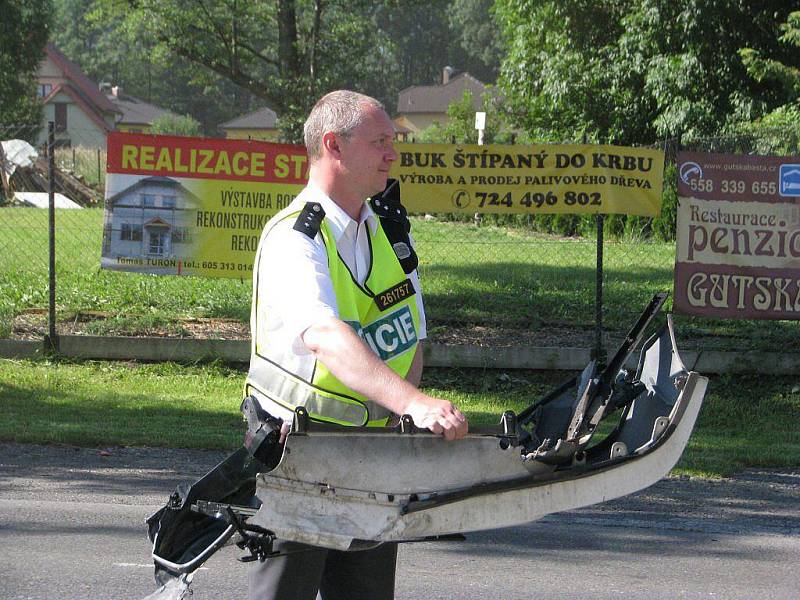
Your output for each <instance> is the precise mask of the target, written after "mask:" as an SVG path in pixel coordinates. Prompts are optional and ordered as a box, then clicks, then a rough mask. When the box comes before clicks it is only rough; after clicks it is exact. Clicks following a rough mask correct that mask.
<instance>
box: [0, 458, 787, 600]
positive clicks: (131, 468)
mask: <svg viewBox="0 0 800 600" xmlns="http://www.w3.org/2000/svg"><path fill="white" fill-rule="evenodd" d="M106 454H107V455H106ZM221 457H222V455H221V454H219V453H214V452H201V451H183V450H170V451H165V450H154V449H130V448H111V449H108V450H107V451H102V450H98V449H77V448H71V447H63V446H28V445H18V444H0V598H2V599H12V598H13V599H20V600H21V599H26V600H39V599H42V600H43V599H48V600H50V599H53V598H59V599H63V600H73V599H74V600H78V599H81V600H83V599H87V600H88V599H92V600H97V599H102V598H109V599H120V600H122V599H131V600H137V599H141V598H143V597H144V596H146V595H148V594H149V593H151V592H152V591H154V590H155V585H154V583H153V580H152V567H151V563H150V559H149V547H148V541H147V538H146V535H145V528H144V526H143V520H144V518H145V517H146V516H148V515H149V514H150V513H152V512H153V511H154V510H155V509H156V508H157V507H159V506H160V505H161V504H162V503H163V502H164V501H165V500H166V497H167V496H168V495H169V493H170V492H171V491H172V489H173V488H174V486H175V484H176V483H177V482H178V481H181V480H191V479H194V478H196V477H197V476H199V475H202V474H203V473H205V472H206V471H207V470H208V469H209V468H210V467H211V466H213V465H214V464H215V463H216V462H217V461H218V460H219V459H220V458H221ZM237 555H238V550H237V549H236V548H226V549H223V550H222V551H221V552H220V553H219V554H217V555H216V556H215V557H214V558H212V559H211V560H210V561H209V562H208V563H206V566H205V567H203V568H202V570H200V571H199V572H198V573H197V574H196V576H195V579H194V584H193V586H192V590H193V591H194V595H193V596H192V598H193V600H211V599H214V600H224V599H245V598H246V597H247V589H246V575H245V573H246V568H247V567H246V566H245V565H243V564H241V563H239V562H237V561H236V557H237ZM798 557H800V471H797V470H795V471H785V472H768V471H752V472H747V473H744V474H742V475H740V476H737V477H735V478H732V479H728V480H723V481H708V480H696V479H691V480H681V479H666V480H663V481H661V482H660V483H658V484H656V485H655V486H653V487H651V488H650V489H648V490H645V491H644V492H640V493H639V494H636V495H634V496H629V497H627V498H623V499H620V500H616V501H614V502H609V503H606V504H603V505H598V506H595V507H590V508H587V509H582V510H579V511H572V512H568V513H561V514H558V515H552V516H549V517H547V518H545V519H542V520H540V521H537V522H535V523H532V524H530V525H527V526H524V527H519V528H515V529H505V530H494V531H489V532H482V533H475V534H469V535H468V536H467V541H466V542H442V543H425V544H405V545H403V546H402V547H401V550H400V559H399V566H398V581H397V598H398V600H406V599H416V598H425V599H438V598H447V599H451V598H458V600H471V599H478V598H480V599H484V598H502V599H526V600H527V599H550V598H553V599H562V598H563V599H583V598H591V599H593V600H600V599H604V598H642V599H644V598H646V599H648V600H652V599H658V598H664V599H667V598H669V599H674V598H722V599H743V600H744V599H748V600H749V599H753V598H770V599H797V598H800V574H798V572H797V569H796V567H797V563H798Z"/></svg>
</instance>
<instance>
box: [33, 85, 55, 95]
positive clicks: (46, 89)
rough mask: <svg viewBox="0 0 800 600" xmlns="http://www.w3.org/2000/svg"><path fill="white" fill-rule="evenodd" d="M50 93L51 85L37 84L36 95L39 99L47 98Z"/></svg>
mask: <svg viewBox="0 0 800 600" xmlns="http://www.w3.org/2000/svg"><path fill="white" fill-rule="evenodd" d="M52 91H53V86H52V84H49V83H40V84H39V89H38V91H37V95H38V96H39V98H45V97H46V96H49V95H50V92H52Z"/></svg>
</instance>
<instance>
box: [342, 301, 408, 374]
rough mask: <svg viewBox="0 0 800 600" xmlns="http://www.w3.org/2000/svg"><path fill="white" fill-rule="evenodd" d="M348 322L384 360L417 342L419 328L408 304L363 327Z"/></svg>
mask: <svg viewBox="0 0 800 600" xmlns="http://www.w3.org/2000/svg"><path fill="white" fill-rule="evenodd" d="M347 323H348V324H349V325H350V326H351V327H352V328H353V329H355V330H356V333H357V334H358V336H359V337H360V338H361V339H362V340H364V341H365V342H366V343H367V345H368V346H369V347H370V348H372V351H373V352H374V353H375V354H377V355H378V356H379V357H380V359H381V360H382V361H384V362H385V361H387V360H389V359H390V358H393V357H395V356H398V355H400V354H402V353H403V352H405V351H406V350H408V349H409V348H412V347H413V346H414V344H416V343H417V329H416V327H414V319H413V317H412V316H411V311H410V310H409V308H408V306H403V307H401V308H399V309H398V310H396V311H394V312H393V313H390V314H388V315H384V316H382V317H381V318H379V319H378V320H377V321H373V322H372V323H370V324H368V325H364V326H363V327H362V326H361V325H360V324H359V323H357V322H354V321H347Z"/></svg>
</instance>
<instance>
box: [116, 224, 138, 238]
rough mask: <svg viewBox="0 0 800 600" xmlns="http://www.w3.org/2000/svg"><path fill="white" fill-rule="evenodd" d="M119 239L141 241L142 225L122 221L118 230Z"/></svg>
mask: <svg viewBox="0 0 800 600" xmlns="http://www.w3.org/2000/svg"><path fill="white" fill-rule="evenodd" d="M119 239H120V240H122V241H123V242H141V241H142V226H141V225H135V224H132V223H123V224H122V229H121V230H120V234H119Z"/></svg>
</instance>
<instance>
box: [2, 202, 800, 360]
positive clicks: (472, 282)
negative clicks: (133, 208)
mask: <svg viewBox="0 0 800 600" xmlns="http://www.w3.org/2000/svg"><path fill="white" fill-rule="evenodd" d="M56 223H57V235H56V240H57V243H56V258H57V262H56V265H57V309H58V318H59V320H62V321H66V320H71V319H74V317H75V315H76V314H77V313H79V312H81V311H101V312H104V313H107V314H110V315H113V316H114V318H113V319H109V320H108V321H98V322H96V323H93V324H92V327H91V328H90V331H91V333H94V334H110V335H119V334H134V335H135V334H146V333H148V332H149V331H151V330H152V329H153V328H161V329H162V330H166V331H167V333H169V334H170V335H180V334H181V332H182V329H181V326H180V324H177V323H176V321H177V320H179V319H181V318H191V317H223V318H230V319H234V320H237V321H240V322H243V323H246V322H247V321H248V318H249V310H250V297H251V283H250V280H249V278H246V279H243V280H238V279H206V278H201V277H174V276H157V275H139V274H134V273H119V272H113V271H106V270H101V269H100V267H99V265H100V250H101V243H102V223H103V212H102V209H84V210H59V211H57V216H56ZM413 227H414V235H415V238H416V240H417V246H418V250H419V255H420V257H421V262H420V276H421V278H422V283H423V288H424V291H425V300H426V310H427V313H428V317H429V321H430V326H431V329H432V330H433V331H436V328H437V327H439V328H445V327H459V326H462V325H476V324H477V325H482V324H490V325H494V326H500V327H507V328H510V329H515V328H517V329H526V330H538V329H540V328H543V327H548V326H556V327H568V328H572V329H576V330H580V331H591V330H592V329H593V326H594V314H595V306H594V302H595V277H596V275H595V260H596V259H595V243H594V241H592V240H560V239H556V238H554V237H552V236H545V235H542V234H536V233H533V232H530V231H526V230H523V229H506V228H500V227H495V226H491V225H481V226H476V225H474V224H471V223H451V222H439V221H426V220H425V219H422V218H415V219H414V222H413ZM47 248H48V241H47V211H44V210H39V209H29V208H25V209H22V208H3V209H0V337H7V336H8V335H9V334H10V321H11V319H12V318H13V317H14V316H15V315H18V314H20V313H22V312H24V311H26V310H29V309H44V308H46V307H47V301H48V291H47V290H48V288H47ZM673 263H674V245H673V244H669V243H655V242H654V243H643V242H634V241H628V242H616V241H611V242H607V243H606V244H605V246H604V277H605V278H604V282H605V283H604V290H603V295H604V313H603V321H604V326H605V328H606V330H607V331H609V332H611V334H612V335H620V334H622V333H624V332H625V331H626V330H627V329H628V328H629V327H630V325H631V324H632V323H633V321H634V320H635V318H636V317H637V316H638V314H639V312H640V311H641V310H642V309H643V308H644V306H645V305H646V303H647V301H648V300H649V298H650V297H651V296H652V294H653V293H655V292H656V291H660V290H671V289H672V277H673ZM670 306H671V304H669V303H668V304H667V308H668V309H669V308H670ZM676 325H677V330H678V337H679V339H680V340H685V339H687V338H688V337H693V338H700V339H701V340H702V345H703V347H705V348H707V349H708V348H712V347H728V348H761V349H774V348H783V347H791V346H792V345H793V344H794V343H795V342H796V339H797V336H798V333H800V325H799V324H798V322H797V321H737V320H718V321H717V320H708V319H696V318H690V317H678V318H677V319H676Z"/></svg>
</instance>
